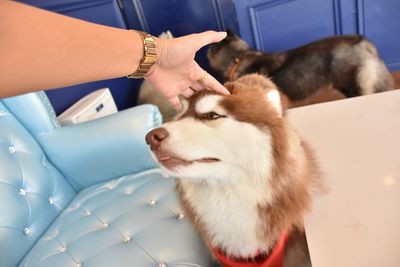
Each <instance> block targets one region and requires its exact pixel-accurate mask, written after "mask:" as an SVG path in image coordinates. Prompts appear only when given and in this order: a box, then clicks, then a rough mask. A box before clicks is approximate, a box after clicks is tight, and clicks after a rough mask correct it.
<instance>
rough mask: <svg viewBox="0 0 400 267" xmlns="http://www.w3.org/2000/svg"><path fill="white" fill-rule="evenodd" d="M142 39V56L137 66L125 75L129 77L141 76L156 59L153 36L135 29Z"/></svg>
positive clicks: (155, 46)
mask: <svg viewBox="0 0 400 267" xmlns="http://www.w3.org/2000/svg"><path fill="white" fill-rule="evenodd" d="M136 32H137V33H138V34H139V35H140V37H141V38H142V41H143V51H144V54H143V58H142V60H141V61H140V63H139V66H138V68H137V69H136V71H135V72H134V73H132V74H129V75H128V76H127V77H128V78H131V79H137V78H143V76H144V75H145V74H146V73H147V72H148V71H149V69H150V68H151V66H153V64H154V63H155V62H156V61H157V45H156V41H155V40H154V37H153V36H152V35H150V34H148V33H146V32H142V31H136Z"/></svg>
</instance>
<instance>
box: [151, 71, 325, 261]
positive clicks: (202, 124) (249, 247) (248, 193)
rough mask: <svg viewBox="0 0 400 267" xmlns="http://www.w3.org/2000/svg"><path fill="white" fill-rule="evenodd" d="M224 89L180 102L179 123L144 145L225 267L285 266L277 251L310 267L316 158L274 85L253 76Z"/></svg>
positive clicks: (154, 132) (153, 133) (317, 175)
mask: <svg viewBox="0 0 400 267" xmlns="http://www.w3.org/2000/svg"><path fill="white" fill-rule="evenodd" d="M225 86H226V88H228V90H230V92H231V94H230V95H226V96H225V95H219V94H216V93H213V92H205V91H201V92H199V93H196V94H195V95H193V96H192V97H190V98H189V99H182V104H183V110H182V111H181V112H180V113H178V115H177V117H176V119H175V120H174V121H172V122H168V123H165V124H164V125H163V126H162V127H161V128H157V129H154V130H152V131H150V132H149V133H148V134H147V135H146V142H147V144H149V145H150V149H151V151H152V154H153V156H154V157H155V159H156V160H157V161H158V162H159V163H160V165H161V167H162V168H163V169H164V170H165V171H166V172H167V173H169V174H170V175H172V176H175V177H178V179H177V185H176V190H177V194H178V198H179V200H180V203H181V206H182V208H183V210H184V212H185V214H186V215H187V216H188V218H189V220H190V221H191V222H192V223H193V225H194V226H195V227H196V228H197V229H198V231H199V232H200V234H201V235H202V237H203V238H204V240H205V241H206V243H207V244H208V245H209V246H210V248H211V249H212V251H213V253H214V255H216V256H217V258H218V259H219V260H220V262H221V263H223V265H224V266H240V265H230V263H229V262H230V261H234V262H235V264H236V263H238V264H240V263H241V262H244V263H246V264H247V263H248V262H249V261H250V262H254V263H257V262H264V261H268V260H270V259H271V257H273V258H274V259H271V260H272V261H274V264H277V262H278V265H279V266H281V261H282V260H283V253H281V256H282V258H279V255H278V256H277V254H279V252H276V250H280V251H281V252H283V250H284V251H285V253H284V254H285V256H284V258H285V259H284V266H296V267H300V266H308V265H307V263H308V264H309V258H308V250H307V245H306V243H305V240H304V237H303V236H302V231H301V229H302V225H303V214H304V213H305V212H306V211H307V210H308V208H309V207H310V201H311V196H310V193H311V191H312V190H313V189H317V188H318V187H319V181H320V173H319V169H318V166H317V163H316V160H315V159H314V156H313V152H312V150H311V149H310V147H309V146H308V145H307V143H305V142H304V141H303V140H302V139H301V138H299V136H298V135H297V134H296V133H295V131H294V130H292V129H291V128H290V127H289V125H288V124H287V121H286V119H285V117H284V116H283V111H282V106H281V102H280V97H279V92H278V90H277V89H276V86H275V84H273V83H272V82H271V81H270V80H268V79H267V78H265V77H263V76H261V75H257V74H253V75H247V76H243V77H242V78H240V79H238V80H236V81H234V82H228V83H226V84H225ZM286 241H287V244H286ZM285 244H286V246H284V245H285ZM285 247H286V248H285ZM283 248H285V249H283ZM268 255H270V257H268ZM272 255H274V256H272ZM277 258H278V260H277V261H275V260H276V259H277ZM304 264H306V265H304ZM254 266H258V265H254ZM260 266H261V265H260ZM262 266H269V265H262ZM273 266H275V265H273Z"/></svg>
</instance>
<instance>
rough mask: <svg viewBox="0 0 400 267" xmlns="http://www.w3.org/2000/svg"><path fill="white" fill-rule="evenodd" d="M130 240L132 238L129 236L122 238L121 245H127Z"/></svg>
mask: <svg viewBox="0 0 400 267" xmlns="http://www.w3.org/2000/svg"><path fill="white" fill-rule="evenodd" d="M131 240H132V237H131V236H126V237H124V239H122V242H123V243H125V244H126V243H128V242H129V241H131Z"/></svg>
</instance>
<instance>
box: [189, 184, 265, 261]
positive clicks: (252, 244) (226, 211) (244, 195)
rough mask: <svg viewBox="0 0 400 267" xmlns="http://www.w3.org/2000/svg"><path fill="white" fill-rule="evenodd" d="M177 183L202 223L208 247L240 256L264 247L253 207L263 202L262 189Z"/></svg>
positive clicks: (250, 253) (256, 213)
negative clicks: (180, 184) (209, 245)
mask: <svg viewBox="0 0 400 267" xmlns="http://www.w3.org/2000/svg"><path fill="white" fill-rule="evenodd" d="M181 182H182V187H183V189H184V192H185V197H186V200H187V201H189V203H190V206H192V207H193V208H194V210H195V212H196V213H197V214H198V216H199V217H200V218H201V221H202V223H204V226H205V230H206V231H207V233H208V236H209V237H210V239H211V246H212V247H220V248H222V249H223V250H224V251H225V252H226V253H227V254H228V255H234V256H240V257H249V256H252V255H254V254H255V253H257V252H258V251H260V250H268V247H267V246H266V242H265V240H260V239H259V235H257V234H258V233H259V231H260V221H259V220H260V219H259V215H258V211H257V206H258V205H259V204H261V203H265V202H266V201H267V199H268V195H269V193H268V192H267V189H266V188H256V187H249V186H248V185H246V186H244V185H243V184H242V185H241V184H239V183H238V184H235V185H232V184H230V185H229V186H227V185H226V186H223V185H221V184H216V185H210V184H201V185H199V184H197V183H193V182H191V181H187V180H182V181H181Z"/></svg>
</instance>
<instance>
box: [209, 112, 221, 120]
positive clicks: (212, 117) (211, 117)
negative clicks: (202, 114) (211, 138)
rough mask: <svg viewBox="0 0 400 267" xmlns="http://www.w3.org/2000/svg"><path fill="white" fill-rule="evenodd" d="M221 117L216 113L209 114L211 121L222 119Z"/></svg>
mask: <svg viewBox="0 0 400 267" xmlns="http://www.w3.org/2000/svg"><path fill="white" fill-rule="evenodd" d="M221 117H222V116H221V115H219V114H217V113H215V112H210V113H207V119H209V120H215V119H218V118H221Z"/></svg>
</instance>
